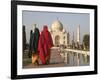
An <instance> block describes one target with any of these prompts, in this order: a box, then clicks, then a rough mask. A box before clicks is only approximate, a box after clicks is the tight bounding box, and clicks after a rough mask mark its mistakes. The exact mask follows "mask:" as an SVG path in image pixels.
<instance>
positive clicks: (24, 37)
mask: <svg viewBox="0 0 100 80" xmlns="http://www.w3.org/2000/svg"><path fill="white" fill-rule="evenodd" d="M25 49H26V32H25V26H24V25H23V51H24V50H25Z"/></svg>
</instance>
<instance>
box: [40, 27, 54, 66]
mask: <svg viewBox="0 0 100 80" xmlns="http://www.w3.org/2000/svg"><path fill="white" fill-rule="evenodd" d="M52 46H53V41H52V37H51V34H50V32H49V31H48V27H47V26H46V25H45V26H44V27H43V31H42V32H41V34H40V37H39V44H38V51H39V57H40V60H41V62H42V64H49V62H50V48H51V47H52Z"/></svg>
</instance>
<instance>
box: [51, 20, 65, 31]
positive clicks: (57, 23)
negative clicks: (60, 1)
mask: <svg viewBox="0 0 100 80" xmlns="http://www.w3.org/2000/svg"><path fill="white" fill-rule="evenodd" d="M51 29H52V30H53V31H62V30H63V24H62V23H61V22H60V21H59V20H56V21H54V22H53V24H52V26H51Z"/></svg>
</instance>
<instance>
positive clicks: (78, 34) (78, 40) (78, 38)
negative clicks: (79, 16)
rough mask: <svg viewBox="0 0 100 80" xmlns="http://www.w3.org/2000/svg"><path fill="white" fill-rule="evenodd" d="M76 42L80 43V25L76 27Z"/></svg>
mask: <svg viewBox="0 0 100 80" xmlns="http://www.w3.org/2000/svg"><path fill="white" fill-rule="evenodd" d="M77 42H78V43H80V25H79V26H78V27H77Z"/></svg>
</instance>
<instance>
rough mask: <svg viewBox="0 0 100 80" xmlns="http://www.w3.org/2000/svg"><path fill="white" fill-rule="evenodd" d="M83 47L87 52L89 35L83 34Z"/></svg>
mask: <svg viewBox="0 0 100 80" xmlns="http://www.w3.org/2000/svg"><path fill="white" fill-rule="evenodd" d="M83 45H84V47H85V49H86V50H89V47H90V46H89V45H90V35H89V34H85V35H84V37H83Z"/></svg>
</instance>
